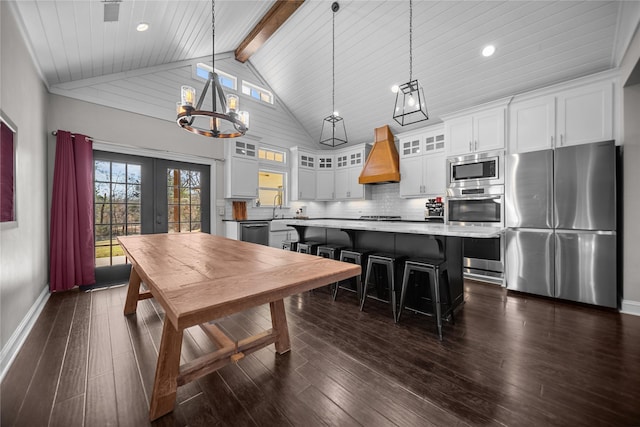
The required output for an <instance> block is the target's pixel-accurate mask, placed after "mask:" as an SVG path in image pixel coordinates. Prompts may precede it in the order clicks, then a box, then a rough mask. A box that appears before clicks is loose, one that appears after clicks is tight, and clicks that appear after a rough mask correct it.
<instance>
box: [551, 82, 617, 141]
mask: <svg viewBox="0 0 640 427" xmlns="http://www.w3.org/2000/svg"><path fill="white" fill-rule="evenodd" d="M557 109H558V113H557V119H558V121H557V125H556V129H557V141H556V145H559V146H561V147H562V146H567V145H578V144H586V143H589V142H598V141H606V140H611V139H613V83H612V82H610V81H609V82H604V83H596V84H592V85H588V86H584V87H579V88H575V89H572V90H567V91H565V92H561V93H559V94H558V97H557Z"/></svg>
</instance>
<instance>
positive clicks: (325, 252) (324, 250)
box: [316, 245, 344, 260]
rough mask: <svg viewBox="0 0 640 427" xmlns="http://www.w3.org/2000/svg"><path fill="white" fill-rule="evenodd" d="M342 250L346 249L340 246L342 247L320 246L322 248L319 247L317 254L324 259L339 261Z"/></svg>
mask: <svg viewBox="0 0 640 427" xmlns="http://www.w3.org/2000/svg"><path fill="white" fill-rule="evenodd" d="M342 248H344V246H340V245H320V246H318V249H317V252H316V254H317V255H318V256H321V257H323V258H330V259H335V260H337V259H339V258H340V252H341V251H342Z"/></svg>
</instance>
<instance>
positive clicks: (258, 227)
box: [239, 221, 269, 246]
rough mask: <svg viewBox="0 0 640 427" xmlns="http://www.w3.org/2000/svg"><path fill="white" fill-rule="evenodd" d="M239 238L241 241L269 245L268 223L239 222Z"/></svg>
mask: <svg viewBox="0 0 640 427" xmlns="http://www.w3.org/2000/svg"><path fill="white" fill-rule="evenodd" d="M239 231H240V233H239V234H240V236H239V237H240V240H242V241H243V242H250V243H257V244H259V245H265V246H269V223H268V222H267V221H265V222H241V223H240V230H239Z"/></svg>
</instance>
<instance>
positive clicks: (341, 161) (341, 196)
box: [335, 144, 369, 200]
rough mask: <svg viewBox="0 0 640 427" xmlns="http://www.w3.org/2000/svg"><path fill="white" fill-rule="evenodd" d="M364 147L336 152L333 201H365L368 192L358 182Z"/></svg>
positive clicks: (365, 153)
mask: <svg viewBox="0 0 640 427" xmlns="http://www.w3.org/2000/svg"><path fill="white" fill-rule="evenodd" d="M366 148H367V147H366V145H364V144H363V145H362V146H360V147H358V148H356V149H350V150H341V151H339V152H336V155H335V162H336V170H335V199H336V200H353V199H366V198H368V196H369V190H368V189H367V188H366V186H365V185H362V184H360V183H359V182H358V178H360V172H362V167H363V166H364V161H365V159H366V155H367V154H368V153H367V150H366Z"/></svg>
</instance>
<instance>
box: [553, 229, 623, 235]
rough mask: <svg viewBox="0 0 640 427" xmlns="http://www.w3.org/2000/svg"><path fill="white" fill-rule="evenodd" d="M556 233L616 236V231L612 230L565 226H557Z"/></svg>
mask: <svg viewBox="0 0 640 427" xmlns="http://www.w3.org/2000/svg"><path fill="white" fill-rule="evenodd" d="M554 231H555V232H556V234H600V235H603V236H615V235H616V232H615V231H612V230H570V229H564V228H556V229H555V230H554Z"/></svg>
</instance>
